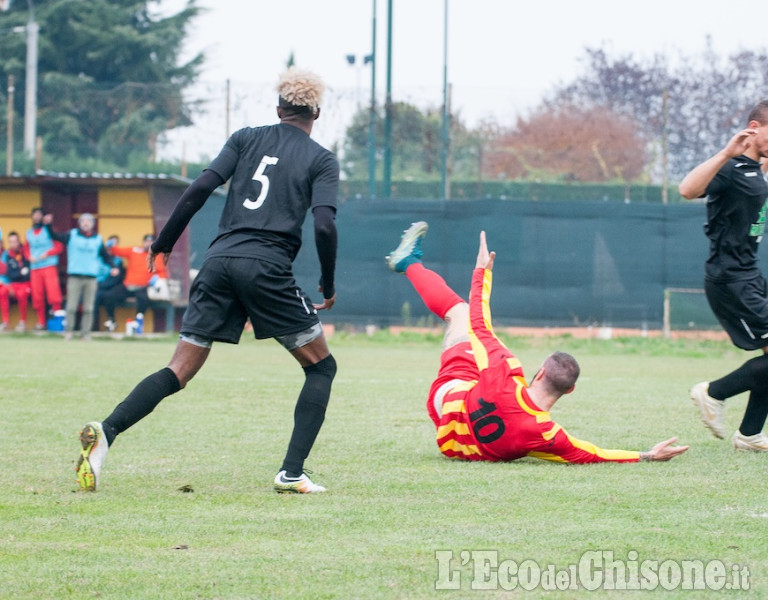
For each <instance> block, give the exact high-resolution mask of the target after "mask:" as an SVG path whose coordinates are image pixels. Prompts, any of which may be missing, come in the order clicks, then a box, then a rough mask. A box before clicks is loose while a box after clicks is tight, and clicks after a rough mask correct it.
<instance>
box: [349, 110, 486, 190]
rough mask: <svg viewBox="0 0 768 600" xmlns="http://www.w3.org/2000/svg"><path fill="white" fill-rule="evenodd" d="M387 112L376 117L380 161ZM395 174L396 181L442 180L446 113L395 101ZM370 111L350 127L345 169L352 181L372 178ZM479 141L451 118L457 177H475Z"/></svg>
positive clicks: (355, 118) (358, 115)
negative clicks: (369, 156) (443, 121)
mask: <svg viewBox="0 0 768 600" xmlns="http://www.w3.org/2000/svg"><path fill="white" fill-rule="evenodd" d="M383 111H384V109H383V107H381V108H379V113H378V114H377V116H376V132H375V134H376V139H377V140H378V143H379V147H378V148H377V161H381V160H382V159H383V152H384V149H383V148H382V147H381V140H383V139H384V112H383ZM392 115H393V116H392V146H393V151H392V172H393V175H394V176H395V177H396V178H401V179H405V178H419V179H429V180H435V181H437V180H439V179H440V176H441V171H440V169H441V159H440V157H441V151H442V134H441V131H442V110H441V109H438V108H428V109H426V110H424V111H422V110H421V109H419V108H418V107H416V106H414V105H412V104H408V103H407V102H395V103H394V104H393V107H392ZM369 118H370V109H369V108H361V109H359V110H358V111H357V112H356V113H355V114H354V115H353V116H352V122H351V124H350V125H349V126H348V127H347V130H346V135H345V137H344V141H343V144H342V156H343V161H342V166H343V168H344V172H345V173H346V175H347V177H348V178H350V179H357V180H364V179H366V178H367V177H368V139H369V131H368V122H369ZM478 144H479V141H478V140H477V139H476V136H474V135H473V132H472V131H470V130H468V129H467V128H466V127H465V126H464V124H463V123H462V121H461V116H460V115H452V116H451V172H452V174H453V175H455V176H461V175H464V176H468V175H475V174H476V170H477V158H476V150H475V149H476V147H477V146H478Z"/></svg>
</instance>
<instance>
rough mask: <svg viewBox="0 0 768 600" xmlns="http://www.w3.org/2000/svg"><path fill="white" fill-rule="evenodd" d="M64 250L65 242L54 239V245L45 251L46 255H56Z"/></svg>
mask: <svg viewBox="0 0 768 600" xmlns="http://www.w3.org/2000/svg"><path fill="white" fill-rule="evenodd" d="M62 252H64V244H62V243H61V242H57V241H56V240H53V247H52V248H51V249H50V250H48V252H46V253H45V255H46V256H56V255H57V254H61V253H62Z"/></svg>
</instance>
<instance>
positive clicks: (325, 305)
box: [312, 294, 336, 310]
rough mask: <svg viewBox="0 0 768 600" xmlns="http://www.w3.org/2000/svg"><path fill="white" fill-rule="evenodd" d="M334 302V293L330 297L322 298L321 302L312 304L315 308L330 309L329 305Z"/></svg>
mask: <svg viewBox="0 0 768 600" xmlns="http://www.w3.org/2000/svg"><path fill="white" fill-rule="evenodd" d="M334 304H336V294H334V295H333V297H331V298H323V303H322V304H313V305H312V306H314V307H315V310H331V307H332V306H333V305H334Z"/></svg>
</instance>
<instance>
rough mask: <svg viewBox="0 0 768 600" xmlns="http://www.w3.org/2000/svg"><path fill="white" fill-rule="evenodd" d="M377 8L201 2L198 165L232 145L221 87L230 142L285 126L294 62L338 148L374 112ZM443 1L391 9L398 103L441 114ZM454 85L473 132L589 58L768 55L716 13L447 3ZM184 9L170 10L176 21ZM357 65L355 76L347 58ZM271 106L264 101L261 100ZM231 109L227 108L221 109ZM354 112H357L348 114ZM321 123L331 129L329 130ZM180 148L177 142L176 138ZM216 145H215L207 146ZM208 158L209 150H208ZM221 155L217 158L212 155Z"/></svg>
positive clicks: (529, 101)
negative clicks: (283, 80) (601, 54)
mask: <svg viewBox="0 0 768 600" xmlns="http://www.w3.org/2000/svg"><path fill="white" fill-rule="evenodd" d="M373 4H374V2H373V0H314V1H309V0H290V1H287V2H261V1H258V0H250V1H243V0H198V5H199V6H201V7H203V9H204V10H203V13H202V14H201V15H200V16H199V17H198V19H197V20H196V21H195V23H194V25H193V27H192V29H191V31H190V35H189V38H188V42H187V44H186V46H185V48H184V51H183V57H187V58H188V57H189V56H191V55H193V54H195V53H197V52H204V53H205V54H206V56H207V61H206V66H205V68H204V70H203V73H202V75H201V81H203V82H204V83H206V84H207V85H208V88H207V90H206V94H207V95H208V97H209V98H213V100H212V104H211V106H209V108H210V111H211V113H212V114H209V115H208V116H206V117H204V118H202V119H200V120H199V121H198V123H197V126H196V129H195V134H194V135H193V134H191V133H189V132H187V133H185V134H183V135H182V136H181V137H184V138H185V139H188V140H191V141H189V142H185V143H186V145H187V146H190V145H194V146H196V150H189V149H188V150H187V152H188V153H190V152H191V153H192V154H194V153H195V152H199V153H202V154H206V153H210V152H214V151H217V150H218V147H219V146H220V145H221V143H223V139H220V138H223V137H225V136H224V135H223V133H222V132H223V131H224V128H223V125H222V124H221V121H222V119H223V117H222V115H221V113H223V112H224V108H223V107H224V106H226V104H219V103H218V101H217V98H218V97H223V95H224V94H223V93H222V92H221V90H222V89H225V88H222V87H221V85H219V84H221V83H222V82H224V81H226V80H227V79H229V80H230V82H231V86H232V87H231V89H232V90H233V94H232V98H233V100H232V105H233V106H234V110H233V111H232V112H231V114H230V130H233V129H237V128H238V127H241V126H244V125H257V124H265V123H270V122H273V121H274V120H275V117H274V109H273V104H274V102H273V100H272V96H274V84H275V81H276V79H277V75H278V73H279V72H280V71H282V70H283V68H284V66H285V63H286V61H287V59H288V57H289V56H290V54H291V53H293V54H294V56H295V60H296V63H297V64H298V65H299V66H302V67H306V68H310V69H312V70H313V71H316V72H317V73H318V74H320V75H321V76H322V77H323V78H324V80H325V81H326V83H327V85H328V88H329V90H330V92H331V93H330V94H329V98H334V99H335V101H336V103H337V104H345V107H344V110H343V111H339V110H338V108H339V107H333V108H334V109H336V110H331V107H327V106H326V107H325V109H326V113H325V114H326V115H330V117H327V118H326V120H325V122H323V123H321V122H320V121H318V126H317V127H316V131H315V137H316V138H317V139H318V140H319V141H320V142H321V143H325V144H330V143H332V141H333V140H334V138H338V136H339V132H340V131H343V127H344V126H345V124H346V117H347V116H348V115H349V113H350V112H351V111H352V110H354V108H355V106H356V103H357V102H358V101H359V102H363V103H367V102H369V99H370V86H371V69H370V66H368V65H366V66H362V65H361V63H360V62H359V61H360V60H361V59H362V57H363V56H364V55H366V54H370V53H371V49H372V42H371V40H372V17H373ZM376 4H377V15H376V17H377V19H376V22H377V45H376V56H377V67H376V79H377V86H376V87H377V96H378V97H379V101H380V102H381V101H382V100H383V98H384V93H385V89H386V88H385V85H386V71H387V0H377V1H376ZM445 4H446V1H445V0H393V23H392V94H393V100H395V101H400V100H402V101H408V102H412V103H414V104H416V105H419V106H434V107H439V106H440V104H441V102H442V90H443V72H444V64H445V63H444V60H443V56H444V35H443V34H444V22H445V21H444V14H445V13H444V7H445ZM447 4H448V51H447V56H448V61H447V73H448V80H449V82H450V84H451V87H452V106H453V109H454V111H455V112H458V113H459V114H460V115H461V116H462V118H463V119H464V120H465V121H466V122H467V123H468V124H469V125H473V124H475V123H476V122H477V121H479V120H480V119H482V118H483V117H492V118H494V119H495V120H496V121H498V122H500V123H501V124H512V123H514V121H515V119H516V118H517V116H519V115H520V114H524V113H525V111H526V110H527V109H529V108H531V107H532V106H535V105H536V104H537V102H538V100H539V99H540V98H541V97H542V96H543V95H544V94H545V93H547V92H548V91H550V90H551V89H552V87H553V86H555V85H556V84H558V83H562V82H567V81H570V80H571V79H573V78H574V76H577V75H578V74H579V73H580V69H581V65H580V61H581V60H582V59H583V58H584V56H585V48H587V47H602V48H605V49H607V50H609V51H610V52H611V53H612V55H616V56H617V55H620V54H625V53H631V54H633V55H635V56H636V57H643V58H650V57H652V56H653V55H654V54H657V53H664V54H667V55H668V56H670V57H671V59H672V60H674V58H675V57H677V56H679V55H680V54H681V53H683V54H685V55H688V56H691V55H695V54H699V53H701V52H702V51H703V50H704V48H705V45H706V40H707V36H710V37H711V40H712V46H713V48H714V49H715V50H716V51H717V52H718V53H719V54H721V55H723V56H725V55H728V54H731V53H733V52H736V51H738V50H759V49H762V48H764V47H765V45H766V44H765V43H763V38H764V36H761V35H757V32H758V31H759V24H758V22H754V23H753V24H751V25H750V23H749V21H748V20H747V19H746V18H739V19H733V20H729V19H728V18H727V16H728V14H729V13H728V11H726V10H725V9H724V8H723V6H724V5H723V4H721V3H717V4H716V3H715V2H713V1H711V0H645V1H644V2H622V1H620V0H619V1H617V0H580V1H578V2H576V1H574V0H549V1H548V2H531V1H530V0H528V1H525V2H524V1H522V0H448V2H447ZM183 5H184V1H183V0H163V1H162V4H161V6H162V8H163V10H164V11H171V12H174V11H176V10H178V9H180V8H181V7H182V6H183ZM348 54H354V55H356V57H357V60H358V63H357V65H356V66H350V65H349V64H348V62H347V60H346V55H348ZM262 92H263V93H264V94H266V98H267V100H265V99H264V98H263V97H261V94H262ZM222 102H223V100H222ZM346 104H348V106H346ZM321 121H322V118H321ZM177 137H178V136H177ZM209 140H210V141H209ZM201 146H203V147H202V148H201ZM210 146H213V147H210Z"/></svg>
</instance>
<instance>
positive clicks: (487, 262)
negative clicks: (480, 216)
mask: <svg viewBox="0 0 768 600" xmlns="http://www.w3.org/2000/svg"><path fill="white" fill-rule="evenodd" d="M495 258H496V253H495V252H488V244H486V242H485V231H481V232H480V247H479V248H478V250H477V262H475V268H476V269H488V270H489V271H493V260H494V259H495Z"/></svg>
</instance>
